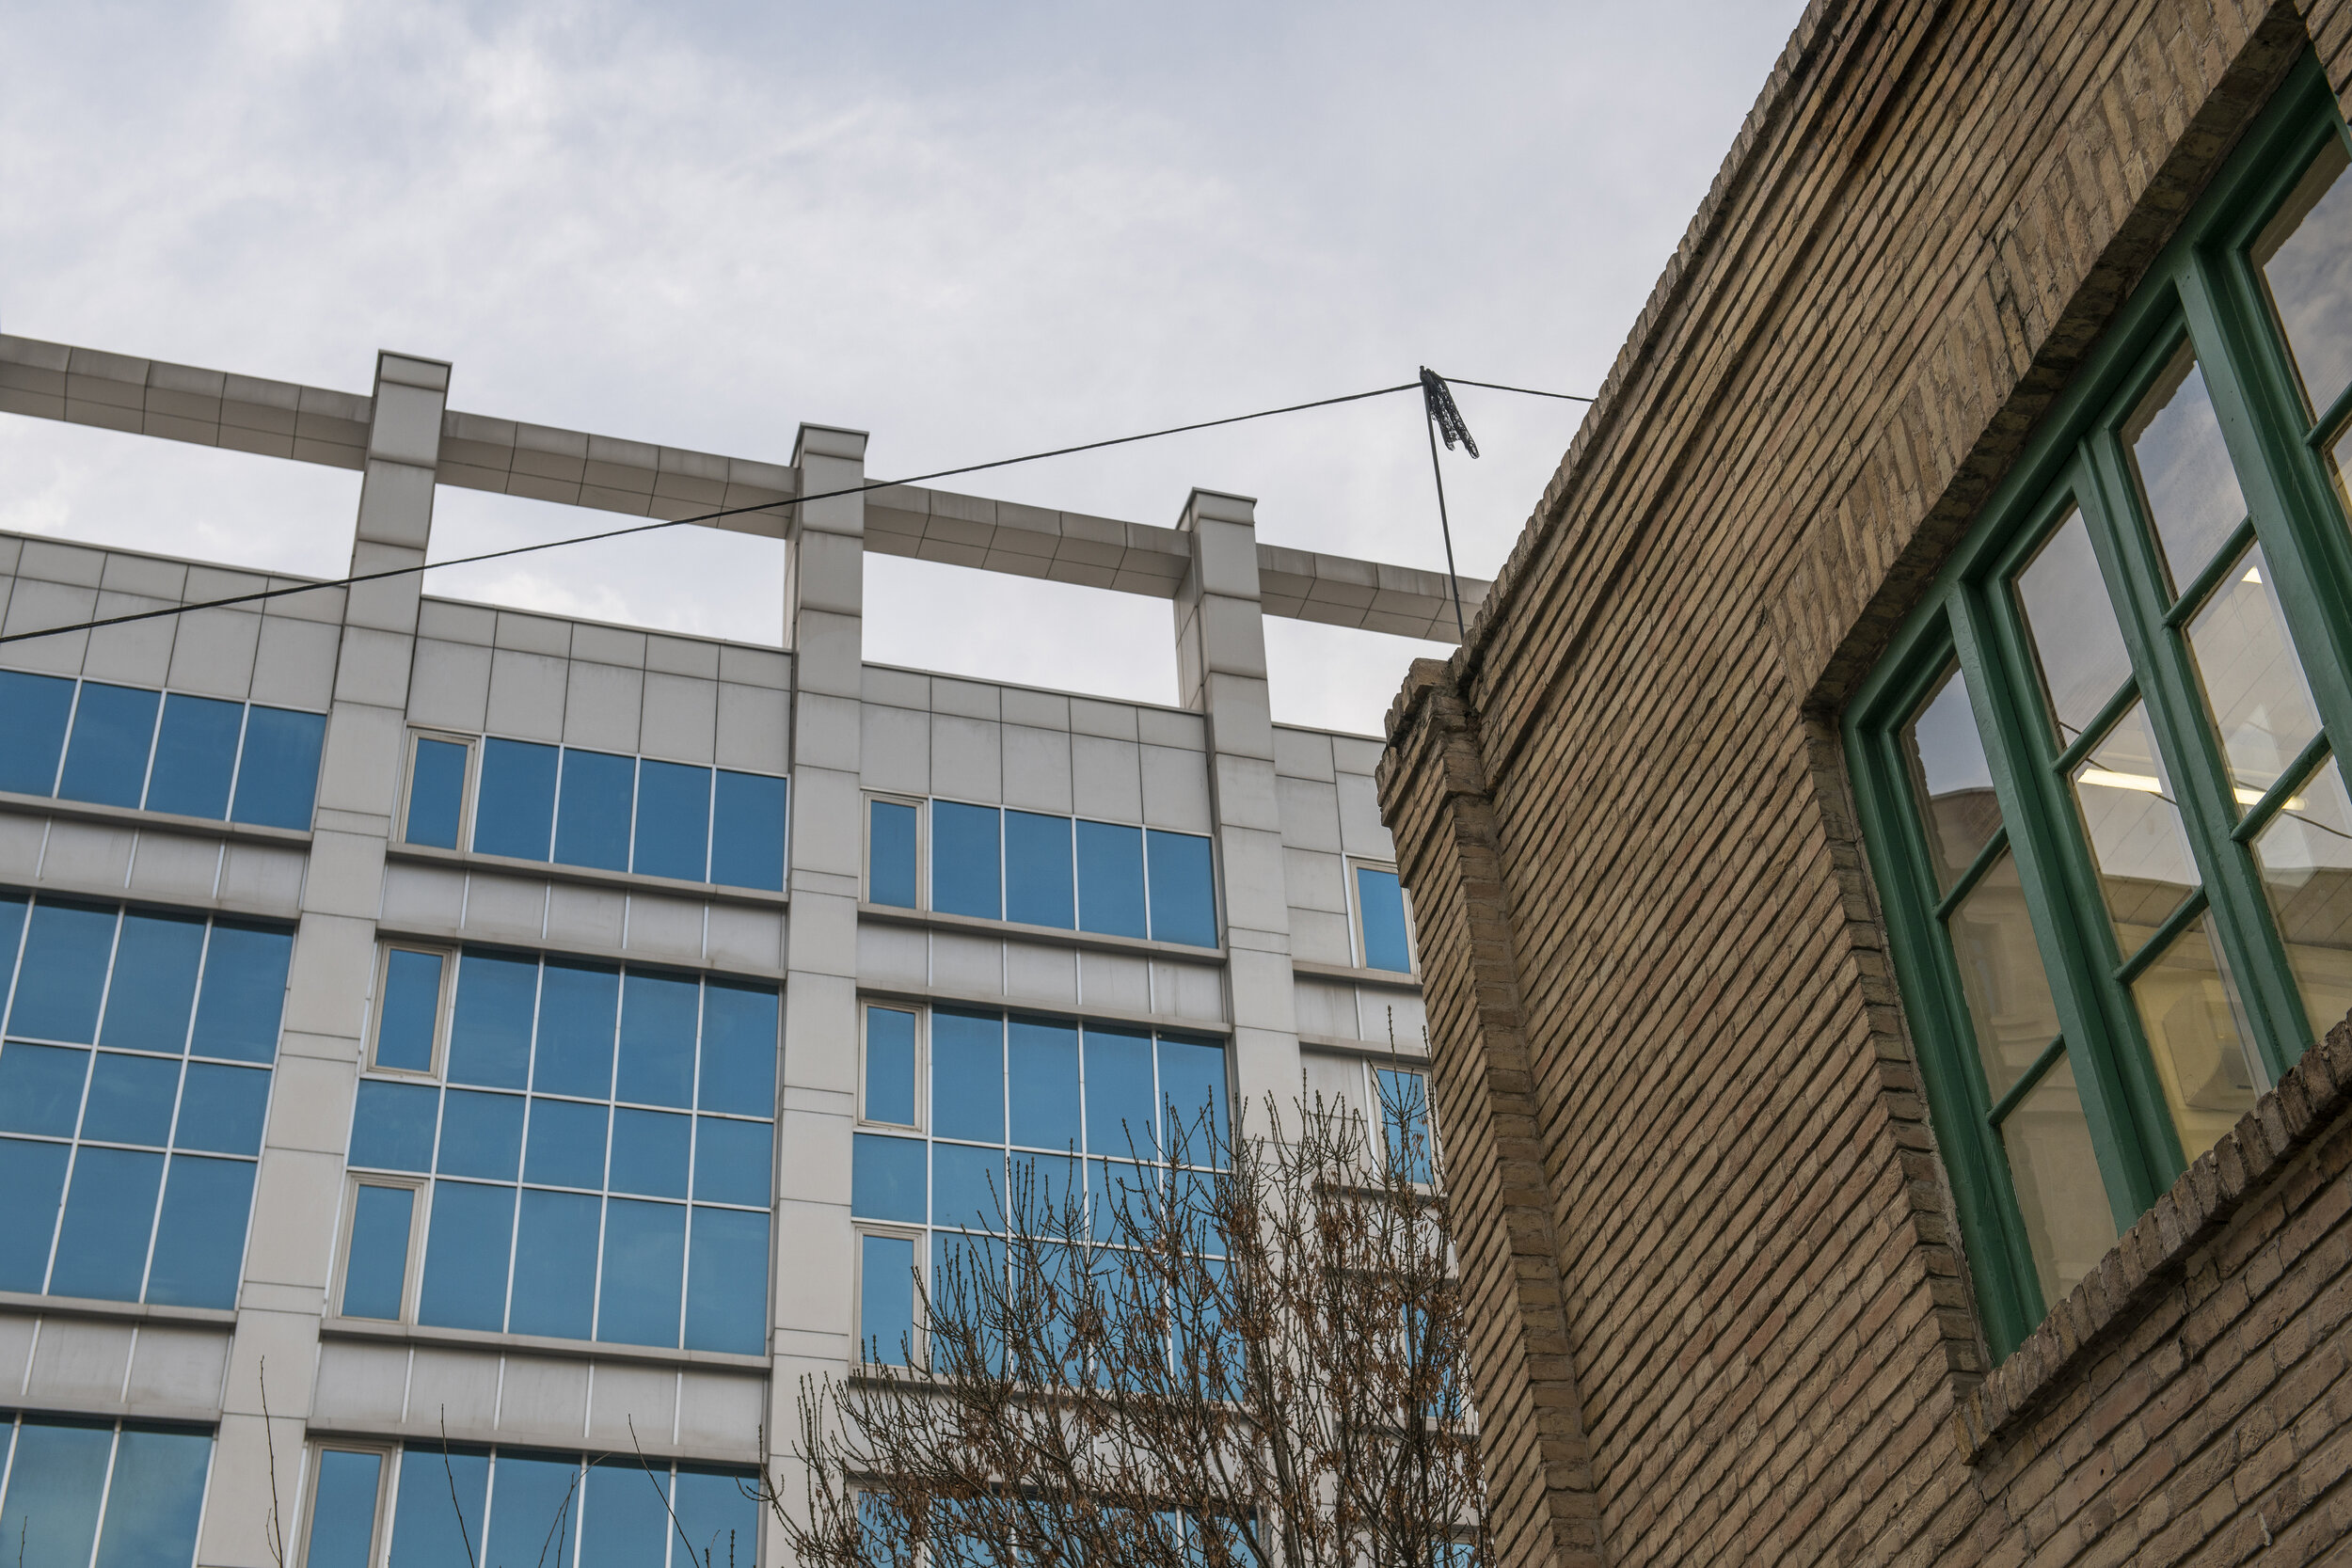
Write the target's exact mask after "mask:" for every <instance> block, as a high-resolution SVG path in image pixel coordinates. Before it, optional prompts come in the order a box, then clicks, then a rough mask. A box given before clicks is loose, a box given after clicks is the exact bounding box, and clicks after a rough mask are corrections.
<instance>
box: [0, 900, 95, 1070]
mask: <svg viewBox="0 0 2352 1568" xmlns="http://www.w3.org/2000/svg"><path fill="white" fill-rule="evenodd" d="M114 940H115V911H112V910H102V909H90V908H87V907H86V906H84V905H80V904H56V903H51V902H50V901H49V900H48V899H45V898H44V899H42V900H41V901H40V903H38V904H35V905H34V906H33V914H32V919H31V920H30V921H29V922H28V924H27V928H26V930H25V933H24V964H23V966H22V967H21V968H20V969H19V970H18V972H17V977H16V1000H15V1001H14V1002H12V1003H10V1004H9V1007H8V1033H9V1034H11V1035H30V1036H33V1037H35V1038H37V1039H45V1040H72V1041H74V1042H75V1043H77V1044H81V1045H87V1044H88V1043H89V1041H90V1039H91V1037H93V1036H94V1035H95V1034H96V1033H97V1032H98V999H99V996H100V995H101V993H103V991H104V990H105V987H106V959H107V958H108V956H109V955H110V954H111V953H112V951H113V948H114Z"/></svg>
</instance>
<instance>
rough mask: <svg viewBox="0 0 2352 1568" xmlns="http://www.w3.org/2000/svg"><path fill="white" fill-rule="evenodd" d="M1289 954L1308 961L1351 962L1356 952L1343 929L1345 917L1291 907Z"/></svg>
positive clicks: (1319, 962)
mask: <svg viewBox="0 0 2352 1568" xmlns="http://www.w3.org/2000/svg"><path fill="white" fill-rule="evenodd" d="M1291 957H1293V958H1303V959H1305V960H1306V961H1307V962H1309V963H1318V964H1353V963H1354V962H1355V961H1356V956H1355V952H1354V947H1353V944H1352V942H1350V939H1349V937H1348V933H1347V917H1346V916H1345V915H1343V914H1325V913H1323V912H1322V911H1317V910H1301V909H1293V910H1292V911H1291Z"/></svg>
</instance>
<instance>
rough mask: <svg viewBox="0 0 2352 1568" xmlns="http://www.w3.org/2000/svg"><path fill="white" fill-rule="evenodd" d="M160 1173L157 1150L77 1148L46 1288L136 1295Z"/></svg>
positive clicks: (112, 1297) (110, 1296) (122, 1297)
mask: <svg viewBox="0 0 2352 1568" xmlns="http://www.w3.org/2000/svg"><path fill="white" fill-rule="evenodd" d="M163 1177H164V1157H163V1156H162V1155H160V1154H148V1153H142V1152H138V1151H135V1150H133V1149H127V1148H87V1147H85V1148H82V1149H81V1150H79V1151H78V1153H77V1154H76V1156H75V1159H74V1161H73V1177H72V1182H71V1183H70V1184H69V1185H68V1186H67V1188H66V1196H65V1220H64V1223H63V1224H62V1225H61V1226H60V1227H58V1234H57V1260H56V1263H54V1264H53V1265H51V1268H50V1272H49V1289H50V1291H51V1293H52V1294H55V1295H60V1296H99V1297H103V1298H104V1299H106V1300H109V1301H136V1300H138V1299H139V1284H140V1280H141V1278H142V1276H143V1275H145V1273H146V1269H147V1242H148V1237H149V1235H150V1234H151V1232H152V1231H153V1229H154V1220H155V1197H156V1194H157V1192H158V1190H159V1189H160V1188H161V1187H162V1185H163Z"/></svg>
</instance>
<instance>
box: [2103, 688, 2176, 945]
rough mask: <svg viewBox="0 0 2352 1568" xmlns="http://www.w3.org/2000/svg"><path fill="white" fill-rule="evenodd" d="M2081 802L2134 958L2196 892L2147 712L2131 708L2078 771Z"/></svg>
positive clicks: (2110, 907)
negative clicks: (2154, 933)
mask: <svg viewBox="0 0 2352 1568" xmlns="http://www.w3.org/2000/svg"><path fill="white" fill-rule="evenodd" d="M2074 799H2075V800H2076V801H2077V802H2078V803H2079V804H2080V805H2081V807H2082V814H2083V828H2084V831H2085V832H2087V833H2089V835H2090V854H2091V858H2092V859H2093V860H2095V861H2096V862H2097V863H2098V867H2099V888H2100V892H2101V893H2102V894H2103V895H2105V896H2106V902H2107V913H2108V915H2109V916H2111V917H2112V918H2113V920H2114V922H2115V935H2116V942H2117V944H2118V945H2119V947H2120V948H2121V949H2122V953H2123V955H2124V956H2125V957H2127V958H2128V957H2129V956H2130V955H2132V954H2133V953H2135V952H2137V951H2138V950H2139V947H2140V944H2141V943H2143V942H2146V941H2147V940H2148V936H2149V934H2150V932H2151V930H2152V929H2153V927H2156V926H2158V925H2160V924H2162V922H2163V920H2164V917H2165V916H2166V915H2169V914H2170V913H2171V912H2172V911H2174V910H2176V909H2178V908H2180V904H2181V900H2182V899H2183V898H2185V897H2186V896H2187V895H2188V892H2189V890H2190V889H2191V888H2193V887H2195V886H2196V885H2197V873H2196V871H2195V869H2194V868H2193V865H2192V863H2191V862H2190V859H2189V852H2188V836H2187V834H2186V833H2185V832H2183V830H2182V828H2181V813H2180V808H2179V807H2178V806H2177V805H2175V804H2174V798H2173V794H2172V785H2171V782H2170V780H2169V778H2168V777H2167V775H2166V773H2165V769H2164V764H2163V762H2162V761H2161V760H2160V759H2159V758H2158V757H2157V755H2156V736H2155V732H2154V731H2153V729H2151V728H2150V727H2149V723H2148V711H2147V705H2146V704H2144V703H2134V704H2133V705H2131V706H2130V707H2129V708H2127V709H2126V710H2125V711H2124V714H2123V717H2122V718H2121V719H2119V720H2117V721H2115V727H2114V728H2113V729H2111V730H2109V731H2107V733H2106V738H2104V739H2103V740H2101V741H2100V742H2099V744H2098V746H2097V748H2096V749H2095V750H2093V751H2092V752H2091V753H2090V756H2089V757H2087V758H2085V759H2084V760H2083V762H2082V764H2081V766H2079V767H2077V768H2075V769H2074Z"/></svg>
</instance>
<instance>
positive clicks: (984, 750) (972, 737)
mask: <svg viewBox="0 0 2352 1568" xmlns="http://www.w3.org/2000/svg"><path fill="white" fill-rule="evenodd" d="M946 684H948V683H946V682H940V681H934V682H932V685H933V687H934V688H936V687H939V686H942V685H946ZM1002 733H1003V731H1002V730H1001V729H1000V728H999V727H998V726H997V725H996V724H994V723H993V722H991V721H985V720H979V719H965V718H960V717H957V716H955V715H953V714H934V715H932V716H931V793H932V794H934V795H944V796H947V797H950V798H952V799H955V800H978V801H983V802H988V803H993V802H996V801H999V800H1003V799H1004V796H1005V764H1004V756H1003V752H1002V749H1001V748H1000V747H999V745H998V736H1000V735H1002Z"/></svg>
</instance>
